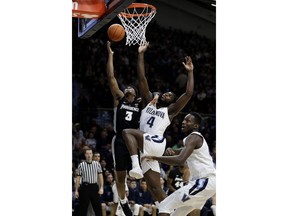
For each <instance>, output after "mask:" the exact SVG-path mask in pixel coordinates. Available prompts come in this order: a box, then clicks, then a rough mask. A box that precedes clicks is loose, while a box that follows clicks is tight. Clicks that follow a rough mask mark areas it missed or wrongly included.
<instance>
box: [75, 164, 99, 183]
mask: <svg viewBox="0 0 288 216" xmlns="http://www.w3.org/2000/svg"><path fill="white" fill-rule="evenodd" d="M100 173H102V168H101V165H100V163H99V162H98V161H92V162H91V163H89V162H87V161H83V162H82V163H80V164H79V166H78V172H77V175H78V176H81V177H82V183H83V182H87V183H89V184H95V183H98V174H100Z"/></svg>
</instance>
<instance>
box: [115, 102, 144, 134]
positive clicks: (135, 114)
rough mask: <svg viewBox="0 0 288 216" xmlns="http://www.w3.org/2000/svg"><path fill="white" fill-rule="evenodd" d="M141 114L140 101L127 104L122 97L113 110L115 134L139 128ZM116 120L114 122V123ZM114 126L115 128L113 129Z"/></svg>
mask: <svg viewBox="0 0 288 216" xmlns="http://www.w3.org/2000/svg"><path fill="white" fill-rule="evenodd" d="M140 114H141V99H140V98H138V99H136V100H134V101H133V102H132V103H129V102H128V101H127V100H126V98H125V97H123V98H122V99H121V100H120V101H119V104H118V106H117V107H115V108H114V130H115V132H116V133H117V134H121V133H122V130H124V129H126V128H134V129H138V128H139V120H140ZM115 120H116V122H115ZM115 126H116V128H115Z"/></svg>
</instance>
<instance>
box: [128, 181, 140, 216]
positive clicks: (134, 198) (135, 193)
mask: <svg viewBox="0 0 288 216" xmlns="http://www.w3.org/2000/svg"><path fill="white" fill-rule="evenodd" d="M128 188H129V196H128V201H129V204H130V207H131V209H132V211H133V215H139V216H143V214H144V211H143V206H142V205H140V204H139V189H138V187H137V182H136V180H134V179H133V180H131V181H130V182H129V184H128Z"/></svg>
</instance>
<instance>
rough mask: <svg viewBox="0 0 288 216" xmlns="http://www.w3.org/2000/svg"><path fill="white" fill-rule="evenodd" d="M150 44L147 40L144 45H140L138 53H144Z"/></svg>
mask: <svg viewBox="0 0 288 216" xmlns="http://www.w3.org/2000/svg"><path fill="white" fill-rule="evenodd" d="M148 46H149V42H145V43H144V45H140V46H139V48H138V53H144V52H145V51H146V50H147V48H148Z"/></svg>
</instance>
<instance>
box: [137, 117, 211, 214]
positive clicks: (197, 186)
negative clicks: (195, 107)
mask: <svg viewBox="0 0 288 216" xmlns="http://www.w3.org/2000/svg"><path fill="white" fill-rule="evenodd" d="M200 124H201V116H200V115H199V114H198V113H190V114H188V115H186V116H185V118H184V120H183V122H182V132H184V133H185V134H187V137H185V138H184V140H183V143H184V148H182V149H179V150H175V151H174V150H172V149H171V148H168V149H167V150H166V154H168V155H169V154H170V155H174V156H161V157H157V156H151V155H145V156H143V157H142V160H144V159H145V160H147V159H148V160H149V161H153V160H157V161H159V162H161V163H165V164H169V165H182V164H183V163H185V162H186V163H187V165H188V167H189V171H190V180H189V183H188V184H187V185H186V186H184V187H182V188H180V189H178V190H177V191H175V192H174V193H172V194H171V195H169V196H168V197H166V198H165V199H164V200H163V201H162V202H160V204H159V216H168V215H170V213H172V212H173V211H174V210H175V209H176V211H175V212H173V214H172V215H175V216H176V215H177V216H179V215H187V214H188V213H189V212H191V211H193V210H194V209H202V207H203V206H204V204H205V202H206V201H207V200H208V199H209V198H210V197H212V196H213V195H214V194H215V193H216V184H215V175H216V169H215V168H214V164H213V161H212V157H211V156H210V153H209V149H208V145H207V143H206V140H205V139H204V137H203V136H202V135H201V134H200V133H199V132H198V131H199V126H200ZM188 134H189V135H188ZM175 154H178V155H175Z"/></svg>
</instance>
